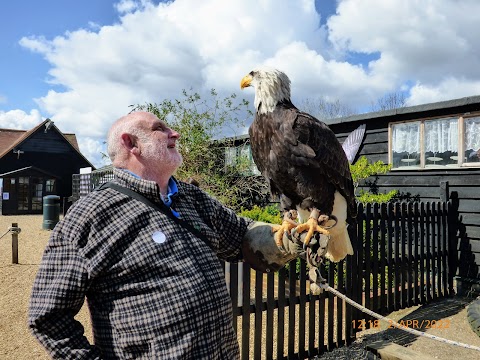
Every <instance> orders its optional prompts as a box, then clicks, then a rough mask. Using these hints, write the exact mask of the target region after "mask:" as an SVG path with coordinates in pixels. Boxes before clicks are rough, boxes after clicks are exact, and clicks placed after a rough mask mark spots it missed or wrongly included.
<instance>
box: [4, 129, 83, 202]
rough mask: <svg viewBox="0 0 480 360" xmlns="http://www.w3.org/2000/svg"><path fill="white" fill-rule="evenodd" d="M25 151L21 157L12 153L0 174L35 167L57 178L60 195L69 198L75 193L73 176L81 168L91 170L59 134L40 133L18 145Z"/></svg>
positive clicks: (55, 132) (52, 132)
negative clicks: (73, 191) (73, 190)
mask: <svg viewBox="0 0 480 360" xmlns="http://www.w3.org/2000/svg"><path fill="white" fill-rule="evenodd" d="M18 149H21V150H22V151H23V153H22V154H20V155H18V154H15V153H13V151H11V152H10V153H8V154H6V155H5V156H4V157H3V158H2V159H1V161H0V174H3V173H6V172H10V171H14V170H18V169H22V168H25V167H28V166H35V167H36V168H38V169H41V170H43V171H45V172H48V173H51V174H53V175H55V176H57V177H58V184H57V194H56V195H59V196H60V197H62V198H63V197H68V196H70V195H71V193H72V175H73V174H78V173H79V172H80V168H83V167H88V166H91V164H90V163H89V162H88V161H87V160H86V159H85V158H84V157H82V156H81V155H80V154H79V153H78V152H77V151H76V149H74V148H73V147H72V146H71V145H70V143H69V142H68V141H67V140H66V139H65V138H64V137H63V136H62V135H61V134H59V133H58V132H57V131H54V130H50V131H48V132H46V133H45V132H44V130H43V129H39V130H38V131H37V132H35V133H34V134H32V135H31V136H30V137H28V138H27V139H26V140H25V141H24V142H23V143H21V144H19V146H18Z"/></svg>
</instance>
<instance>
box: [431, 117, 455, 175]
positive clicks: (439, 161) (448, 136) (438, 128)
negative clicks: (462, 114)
mask: <svg viewBox="0 0 480 360" xmlns="http://www.w3.org/2000/svg"><path fill="white" fill-rule="evenodd" d="M457 161H458V119H457V118H451V119H436V120H429V121H425V166H426V167H430V166H445V165H453V166H454V165H456V164H457Z"/></svg>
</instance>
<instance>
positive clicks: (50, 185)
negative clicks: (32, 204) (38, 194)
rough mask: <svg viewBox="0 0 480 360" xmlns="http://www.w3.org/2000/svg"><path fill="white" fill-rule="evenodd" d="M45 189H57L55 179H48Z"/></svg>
mask: <svg viewBox="0 0 480 360" xmlns="http://www.w3.org/2000/svg"><path fill="white" fill-rule="evenodd" d="M45 191H46V192H54V191H55V179H48V180H47V181H46V183H45Z"/></svg>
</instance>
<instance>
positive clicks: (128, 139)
mask: <svg viewBox="0 0 480 360" xmlns="http://www.w3.org/2000/svg"><path fill="white" fill-rule="evenodd" d="M121 139H122V145H123V146H124V147H125V149H127V151H128V152H131V153H132V154H134V155H139V154H140V149H139V148H138V147H137V141H136V139H135V138H134V136H133V135H131V134H126V133H124V134H122V136H121Z"/></svg>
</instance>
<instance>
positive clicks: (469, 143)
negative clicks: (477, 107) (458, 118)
mask: <svg viewBox="0 0 480 360" xmlns="http://www.w3.org/2000/svg"><path fill="white" fill-rule="evenodd" d="M470 149H471V150H478V149H480V118H472V119H465V150H470Z"/></svg>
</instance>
